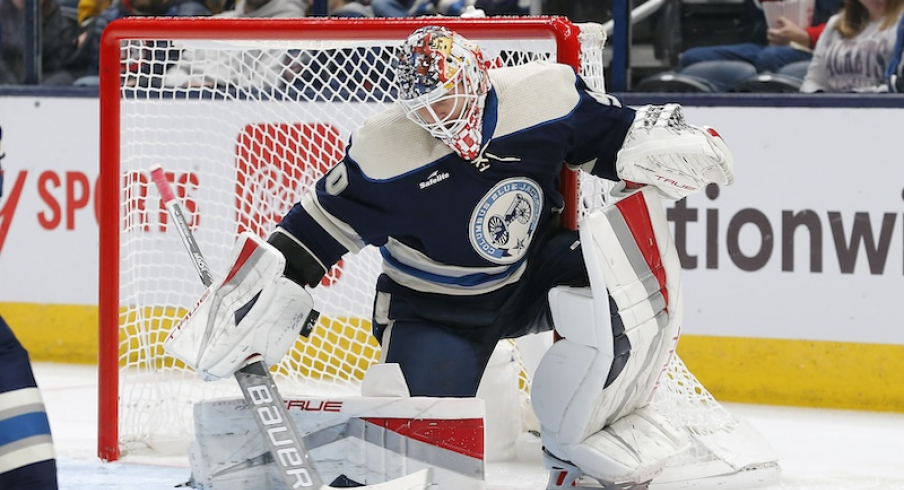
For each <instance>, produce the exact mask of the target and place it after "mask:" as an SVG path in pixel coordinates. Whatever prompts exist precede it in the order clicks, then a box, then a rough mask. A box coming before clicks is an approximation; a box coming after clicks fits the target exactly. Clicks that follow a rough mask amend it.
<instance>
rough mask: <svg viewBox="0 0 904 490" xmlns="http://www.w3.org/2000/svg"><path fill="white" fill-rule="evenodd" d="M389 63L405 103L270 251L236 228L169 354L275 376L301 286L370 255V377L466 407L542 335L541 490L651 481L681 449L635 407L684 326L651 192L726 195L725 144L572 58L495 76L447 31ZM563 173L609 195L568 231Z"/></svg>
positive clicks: (478, 53) (307, 298)
mask: <svg viewBox="0 0 904 490" xmlns="http://www.w3.org/2000/svg"><path fill="white" fill-rule="evenodd" d="M399 53H400V54H399V59H398V68H397V72H396V86H397V89H398V102H397V103H396V104H394V105H393V106H392V107H391V108H388V109H387V110H385V111H383V112H381V113H378V114H377V115H375V116H373V117H371V118H369V119H368V120H367V121H366V122H365V123H364V124H363V125H362V126H360V127H359V128H358V129H357V130H356V131H355V132H354V134H353V135H352V137H351V138H350V141H349V144H348V146H347V148H346V153H345V155H344V157H343V158H342V159H341V160H340V161H338V162H337V163H336V164H335V165H334V166H333V167H332V168H331V169H330V170H329V171H328V172H327V173H326V175H324V176H323V178H321V179H320V180H319V181H318V182H317V183H316V185H315V186H313V187H312V188H311V189H310V190H308V191H307V192H306V193H305V194H304V195H303V197H302V198H301V200H300V202H298V203H297V204H295V205H294V206H293V207H292V208H291V209H289V210H287V212H286V214H285V215H284V217H283V219H282V221H281V222H280V224H279V226H278V227H277V228H276V229H275V230H273V231H272V233H271V234H270V235H269V236H268V237H267V238H266V239H265V240H264V239H261V238H258V237H255V236H252V235H250V234H243V235H241V236H240V237H239V240H238V242H237V244H236V247H235V250H236V252H235V254H234V260H233V263H232V265H231V266H230V268H229V271H228V273H226V274H224V276H223V277H224V278H223V279H222V280H220V281H218V282H215V283H214V284H213V285H212V286H211V287H210V288H209V289H208V291H207V293H206V294H205V296H204V298H203V299H202V300H201V301H200V302H199V305H198V306H197V308H196V309H195V310H194V312H193V313H192V314H191V315H190V316H189V317H188V318H187V319H186V320H185V321H184V322H183V323H182V324H181V325H179V326H178V328H177V329H176V330H175V331H174V332H173V334H172V335H171V337H170V339H168V341H167V344H166V349H167V351H168V352H169V353H171V354H172V355H174V356H176V357H178V358H179V359H181V360H183V361H184V362H186V363H187V364H188V365H190V366H192V367H193V368H194V369H195V370H197V371H198V373H199V374H200V375H201V376H202V377H204V378H205V379H220V378H225V377H229V376H231V375H233V373H235V372H236V371H237V370H238V369H240V368H241V367H242V366H243V365H244V364H245V363H246V361H247V360H248V358H249V357H251V356H254V355H260V356H263V358H264V360H265V362H266V363H267V364H273V363H276V362H278V361H279V360H280V359H281V358H282V356H283V355H285V353H286V351H287V350H288V349H289V348H290V347H291V345H292V344H293V343H294V342H295V340H296V337H297V335H298V333H299V329H300V328H301V327H300V322H299V321H298V319H301V318H304V317H306V316H307V314H308V313H309V312H310V310H311V309H312V308H314V307H315V306H316V305H315V304H314V301H313V299H312V297H311V294H310V293H309V291H308V288H314V287H315V286H316V285H317V284H319V282H320V280H321V278H322V277H323V276H324V274H325V273H326V272H327V271H328V270H329V268H330V267H331V266H332V265H333V264H335V263H336V262H337V261H339V260H340V259H341V258H342V257H343V256H344V255H345V254H348V253H355V252H358V251H359V250H361V249H362V248H364V247H367V246H374V247H379V249H380V252H381V254H382V258H383V263H382V274H381V275H380V277H379V278H378V280H377V283H376V285H375V287H376V297H375V301H374V309H373V323H372V326H373V335H374V336H375V337H376V339H377V340H378V341H379V343H380V345H381V347H382V354H381V364H380V365H378V367H380V369H381V372H383V373H384V374H385V373H389V374H388V375H386V376H385V377H383V379H382V380H381V381H380V382H379V383H378V384H381V383H382V385H383V386H385V385H386V384H387V383H388V384H390V385H392V386H393V387H394V389H393V390H391V391H393V392H394V393H397V394H398V393H401V394H402V395H405V396H407V395H410V400H412V401H411V402H410V403H415V400H418V399H430V400H451V399H460V400H468V399H473V397H474V396H475V394H476V393H477V390H478V386H479V384H480V382H481V378H482V376H483V374H484V372H485V369H486V367H487V364H488V362H489V361H490V359H491V356H492V354H493V352H494V348H495V347H496V345H497V343H498V341H499V340H500V339H507V338H517V337H520V336H524V335H527V334H531V333H538V332H544V331H551V330H555V332H556V334H557V338H558V339H559V340H558V341H557V342H555V343H554V344H553V345H552V346H551V348H549V350H548V351H547V352H546V354H545V356H544V357H543V358H542V360H541V362H540V364H539V367H538V368H537V370H536V373H535V376H534V379H533V384H532V392H531V400H532V403H533V407H534V411H535V413H536V416H537V418H538V420H539V422H540V426H541V431H540V432H541V440H542V453H543V460H544V461H545V464H546V466H547V468H548V470H549V475H550V476H549V481H548V484H547V488H548V489H550V490H551V489H560V488H570V487H571V486H573V485H574V484H575V483H576V482H580V484H581V485H584V484H587V482H591V483H592V484H594V485H597V486H600V487H603V488H625V489H627V488H646V487H648V486H649V485H651V483H654V484H655V482H657V478H658V477H660V476H661V475H662V472H663V470H664V468H666V467H667V465H668V464H669V462H670V461H672V460H674V458H676V457H677V456H679V455H681V454H682V453H684V452H686V451H687V450H688V448H689V447H690V446H691V444H692V439H693V437H694V436H695V435H694V434H691V433H690V431H688V430H687V429H686V428H682V427H680V426H677V425H675V424H673V423H670V422H669V420H668V419H667V418H666V417H664V416H663V414H662V413H660V412H659V411H657V410H655V409H654V408H652V407H651V406H650V404H649V403H650V400H651V398H652V397H653V395H654V393H655V391H656V389H657V386H658V384H659V382H660V379H661V375H662V373H663V371H664V370H665V369H666V367H667V366H668V364H669V362H670V359H671V357H672V356H673V355H674V350H675V346H676V343H677V340H678V336H679V333H680V328H681V318H682V315H681V308H682V306H681V296H682V287H681V277H680V269H681V267H680V264H679V262H678V258H677V254H676V252H675V250H674V246H673V243H672V240H671V237H670V235H669V230H668V223H667V221H666V218H665V213H664V210H663V203H662V201H663V200H678V199H682V198H684V197H685V196H687V195H689V194H692V193H695V192H697V191H699V190H701V189H703V188H704V187H705V186H707V185H710V184H716V185H729V184H732V182H733V180H734V176H733V160H732V156H731V154H730V152H729V150H728V148H727V147H726V145H725V143H724V142H723V140H722V138H721V137H720V135H719V134H718V133H717V132H716V131H715V130H713V129H711V128H707V127H698V126H694V125H691V124H688V123H687V122H686V121H685V118H684V115H683V113H682V109H681V107H680V106H678V105H675V104H667V105H663V106H646V107H643V108H640V109H639V110H635V109H632V108H628V107H625V106H623V105H622V104H621V103H620V102H619V100H618V99H617V98H615V97H613V96H611V95H608V94H605V93H602V92H599V91H596V90H593V89H591V88H589V87H588V86H587V85H586V84H585V83H584V82H583V81H582V79H581V78H580V76H578V75H577V74H576V73H575V71H574V70H573V69H572V68H570V67H568V66H565V65H560V64H555V63H548V62H539V61H538V62H532V63H528V64H525V65H521V66H516V67H505V68H496V67H494V66H495V65H494V63H493V62H492V60H489V59H487V58H486V56H485V55H484V52H483V51H482V50H481V48H480V47H478V46H477V45H475V44H474V43H472V42H470V41H468V40H467V39H465V38H463V37H462V36H461V35H459V34H458V33H456V32H453V31H451V30H448V29H446V28H443V27H436V26H428V27H423V28H420V29H418V30H416V31H414V32H413V33H412V34H411V35H410V36H408V38H407V40H406V41H405V43H404V45H403V46H402V48H401V50H400V51H399ZM400 143H401V144H400ZM563 162H564V163H565V164H566V165H567V166H568V167H569V168H571V169H572V170H575V171H584V172H589V173H590V174H593V175H595V176H598V177H601V178H604V179H608V180H611V181H613V182H615V183H616V190H615V191H613V194H614V195H615V197H616V198H617V202H616V204H614V205H612V206H609V207H608V208H606V209H604V210H601V211H597V212H594V213H592V214H590V215H588V216H586V217H584V219H583V220H582V222H581V224H580V230H579V231H571V230H566V229H563V228H562V227H561V226H560V224H559V220H560V216H561V213H562V210H563V207H564V206H565V202H564V199H563V196H562V194H561V192H560V190H559V189H560V171H561V169H562V164H563ZM377 392H381V390H377ZM384 394H385V393H384ZM403 398H404V396H403ZM403 404H404V403H403ZM315 459H316V458H315ZM743 459H744V458H739V461H737V462H736V463H737V464H729V467H728V468H727V469H726V471H728V472H731V471H738V468H739V467H741V466H739V465H743V461H740V460H743ZM475 471H476V470H475ZM480 471H482V466H481V467H480ZM346 476H347V475H346ZM349 480H352V481H350V482H346V483H349V484H352V485H365V484H368V485H369V484H371V483H372V481H359V480H355V479H354V478H350V479H349ZM337 484H338V483H337ZM209 488H217V487H216V486H215V485H214V486H210V487H209ZM257 488H265V487H264V483H261V484H260V485H259V486H257ZM439 488H449V489H450V490H451V489H452V488H455V489H456V490H457V489H460V488H482V487H481V486H479V484H478V485H477V486H473V487H467V486H450V485H446V486H444V485H443V484H441V483H440V484H439Z"/></svg>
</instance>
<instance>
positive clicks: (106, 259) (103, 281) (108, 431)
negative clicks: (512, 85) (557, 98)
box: [97, 17, 581, 461]
mask: <svg viewBox="0 0 904 490" xmlns="http://www.w3.org/2000/svg"><path fill="white" fill-rule="evenodd" d="M430 24H433V25H443V26H446V27H449V28H451V29H453V30H455V31H457V32H460V33H461V34H463V35H464V36H466V37H473V38H475V39H477V38H480V39H499V40H504V39H511V38H518V39H553V40H555V43H556V50H557V52H556V60H557V61H558V62H559V63H564V64H568V65H571V66H574V67H576V68H579V67H580V64H581V58H580V50H581V46H580V42H579V40H578V36H579V34H580V29H579V28H578V27H577V26H576V25H575V24H573V23H572V22H570V21H569V20H567V19H565V18H563V17H499V18H483V19H461V18H455V17H452V18H442V17H429V18H401V19H385V18H377V19H338V18H304V19H214V18H151V17H146V18H142V17H132V18H125V19H120V20H117V21H114V22H112V23H111V24H110V25H109V26H108V27H107V28H106V29H105V31H104V34H103V37H102V40H101V46H100V111H101V112H100V134H101V137H100V171H99V178H100V188H99V197H98V198H99V204H100V206H99V209H100V218H99V225H100V247H99V249H100V250H99V251H100V270H99V301H98V306H99V313H98V336H99V337H98V383H99V384H98V438H97V454H98V456H99V457H100V458H101V459H103V460H106V461H115V460H117V459H119V458H120V448H119V441H118V439H119V362H120V361H119V356H120V353H119V349H120V339H119V294H120V284H119V278H120V274H119V270H120V258H119V242H120V225H121V221H122V217H121V216H120V196H121V186H122V184H121V175H120V143H121V141H120V130H121V127H120V97H121V90H122V87H121V62H120V51H121V45H122V43H123V42H124V41H134V40H139V41H141V40H148V41H150V40H160V39H171V40H180V39H184V40H197V39H227V38H228V39H232V40H259V39H262V38H263V37H265V38H266V39H273V40H294V39H319V40H334V39H338V40H342V39H374V38H387V39H402V38H404V37H405V36H406V35H407V34H409V33H410V32H411V31H413V30H414V29H416V28H418V27H421V26H424V25H430ZM562 172H563V178H562V181H563V192H564V194H565V196H566V199H569V202H572V203H574V204H575V205H573V206H571V207H570V212H569V214H568V215H567V216H565V225H566V226H568V227H569V228H572V229H574V228H576V226H577V219H578V206H577V205H576V204H577V194H578V190H577V189H578V181H577V176H576V173H575V172H571V171H568V170H567V169H565V168H564V166H563V171H562Z"/></svg>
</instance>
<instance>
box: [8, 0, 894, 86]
mask: <svg viewBox="0 0 904 490" xmlns="http://www.w3.org/2000/svg"><path fill="white" fill-rule="evenodd" d="M36 1H38V2H39V10H40V12H39V15H40V22H41V46H40V51H41V55H42V57H41V71H40V83H41V84H42V85H57V86H59V85H73V84H75V85H94V84H96V83H97V73H98V64H99V54H98V53H99V45H100V38H101V34H102V33H103V31H104V29H105V27H106V26H107V25H108V24H109V23H110V22H112V21H113V20H116V19H119V18H122V17H128V16H214V17H230V18H236V17H257V18H275V17H305V16H309V15H311V14H312V1H313V0H36ZM712 1H716V2H717V1H719V0H712ZM771 1H773V2H780V1H783V0H771ZM744 2H745V4H747V5H750V6H752V7H751V8H749V9H747V10H745V11H744V16H745V18H743V19H742V22H743V23H744V27H745V29H746V31H747V32H748V33H749V35H747V38H746V39H743V40H742V42H738V43H734V44H714V45H699V46H694V47H691V48H689V49H686V50H684V51H683V52H682V53H681V54H680V56H679V57H678V60H677V63H676V64H675V66H672V67H666V68H667V69H666V70H663V71H662V72H661V73H657V74H655V75H654V76H653V77H650V78H649V79H647V80H643V81H641V83H640V84H639V85H638V86H637V87H636V90H638V91H674V92H680V91H699V92H725V91H757V87H763V88H764V90H763V91H785V92H787V91H801V92H885V91H892V92H894V91H901V90H902V89H904V88H902V87H901V85H902V83H904V82H902V80H904V77H901V76H900V75H901V72H902V69H904V68H902V54H901V52H902V44H904V34H902V32H904V0H815V8H814V9H813V15H812V22H810V24H809V25H797V24H796V23H795V22H794V21H792V20H790V19H788V18H787V17H779V18H778V19H777V20H775V19H774V20H772V22H771V23H770V22H769V21H767V19H766V16H765V14H764V12H763V7H762V5H763V4H762V3H760V2H758V1H756V0H744ZM530 3H531V2H530V0H329V3H328V12H327V15H330V16H341V17H399V16H424V15H445V16H459V15H462V16H468V15H474V12H479V14H480V15H486V16H496V15H526V14H528V13H529V10H530ZM560 3H561V2H557V0H546V1H545V2H544V10H543V13H544V14H566V15H567V14H569V13H575V14H576V15H582V14H583V15H586V14H587V12H592V15H594V16H598V17H602V16H605V15H611V12H609V11H607V10H606V9H599V10H597V11H594V10H593V9H592V8H589V7H587V5H585V4H589V2H587V1H584V0H576V1H575V2H572V3H571V4H570V6H569V7H568V8H567V9H563V8H562V7H558V4H560ZM566 3H567V2H566ZM597 3H605V2H597ZM582 9H583V10H582ZM563 10H566V11H563ZM610 10H611V9H610ZM24 11H25V0H0V85H4V84H22V83H25V82H26V75H27V66H26V63H25V60H24V57H23V53H24V52H25V34H26V29H25V28H24V26H25V19H26V16H25V12H24ZM579 20H593V21H598V22H604V21H606V20H608V18H591V19H586V18H585V19H579ZM765 82H770V83H771V85H769V84H766V83H765ZM777 82H780V83H781V85H775V84H776V83H777ZM190 83H195V82H190ZM776 86H778V87H779V90H775V87H776ZM770 87H771V88H770Z"/></svg>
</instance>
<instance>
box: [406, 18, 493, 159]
mask: <svg viewBox="0 0 904 490" xmlns="http://www.w3.org/2000/svg"><path fill="white" fill-rule="evenodd" d="M487 67H488V63H487V62H486V60H485V59H484V54H483V51H481V49H480V48H479V47H478V46H477V45H476V44H474V43H471V42H470V41H468V40H467V39H465V38H464V37H462V36H461V35H459V34H457V33H455V32H453V31H451V30H449V29H446V28H445V27H439V26H426V27H422V28H420V29H418V30H416V31H414V32H413V33H411V35H409V36H408V39H407V40H406V41H405V44H404V45H403V46H402V51H401V54H400V57H399V66H398V68H397V70H396V85H397V86H398V89H399V103H400V104H401V105H402V107H403V108H404V109H405V113H406V114H407V116H408V118H409V119H411V120H412V121H414V122H415V123H417V124H418V125H419V126H421V127H423V128H424V129H426V130H427V131H429V132H430V134H431V135H433V136H434V137H435V138H438V139H440V140H441V141H442V142H443V143H445V144H446V145H448V146H449V147H450V148H452V150H454V151H455V153H457V154H458V155H459V156H460V157H462V158H464V159H465V160H473V159H474V158H476V157H477V154H478V152H479V151H480V144H481V139H482V135H481V125H482V121H483V109H484V103H485V101H486V96H487V93H489V91H490V79H489V76H488V75H487Z"/></svg>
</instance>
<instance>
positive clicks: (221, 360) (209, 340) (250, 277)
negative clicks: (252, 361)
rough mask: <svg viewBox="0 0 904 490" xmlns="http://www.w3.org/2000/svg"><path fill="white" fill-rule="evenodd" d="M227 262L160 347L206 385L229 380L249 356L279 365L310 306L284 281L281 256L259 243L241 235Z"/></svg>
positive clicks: (307, 298) (295, 287)
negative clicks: (224, 271) (221, 276)
mask: <svg viewBox="0 0 904 490" xmlns="http://www.w3.org/2000/svg"><path fill="white" fill-rule="evenodd" d="M232 263H233V265H232V266H231V268H230V270H229V273H228V274H227V275H226V277H225V278H224V279H223V280H221V281H219V282H216V283H214V284H212V285H211V286H210V287H209V288H208V289H207V291H206V292H205V293H204V295H203V296H202V297H201V300H200V301H199V303H198V305H197V306H196V307H195V309H194V310H193V311H192V312H190V313H189V314H188V316H186V317H185V318H184V319H183V320H182V321H181V322H180V323H179V324H177V325H176V326H175V327H174V328H173V330H172V331H171V332H170V334H169V336H168V337H167V339H166V340H165V341H164V344H163V347H164V350H166V352H167V353H169V354H170V355H172V356H174V357H176V358H178V359H180V360H181V361H183V362H185V363H186V364H187V365H189V366H190V367H192V368H194V369H195V370H196V371H197V372H198V374H199V375H200V376H201V377H202V378H204V379H205V380H215V379H220V378H225V377H229V376H231V375H232V374H233V373H235V372H236V371H237V370H239V369H241V368H242V366H244V364H245V361H246V360H247V359H248V358H249V357H251V356H252V355H254V354H260V355H261V356H262V357H263V360H264V363H265V364H267V365H272V364H276V363H278V362H279V361H280V360H281V359H282V357H283V356H284V355H285V354H286V352H288V351H289V349H290V348H291V347H292V346H293V345H295V341H296V340H297V339H298V335H299V333H300V332H301V329H302V327H303V326H304V324H305V321H306V319H307V317H308V315H309V314H311V311H312V309H313V306H314V300H313V298H312V297H311V295H310V293H308V292H307V290H305V288H304V287H302V286H300V285H298V284H296V283H295V282H293V281H292V280H290V279H288V278H286V277H284V276H283V271H284V270H285V258H284V257H283V255H282V254H281V253H280V252H279V251H278V250H276V248H274V247H273V246H272V245H270V244H269V243H267V242H265V241H263V240H262V239H261V238H259V237H257V236H254V235H252V234H250V233H242V234H241V235H240V237H239V240H238V241H237V242H236V245H235V249H234V256H233V262H232Z"/></svg>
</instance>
